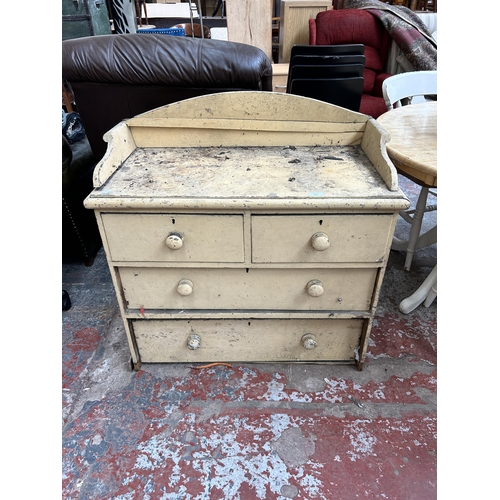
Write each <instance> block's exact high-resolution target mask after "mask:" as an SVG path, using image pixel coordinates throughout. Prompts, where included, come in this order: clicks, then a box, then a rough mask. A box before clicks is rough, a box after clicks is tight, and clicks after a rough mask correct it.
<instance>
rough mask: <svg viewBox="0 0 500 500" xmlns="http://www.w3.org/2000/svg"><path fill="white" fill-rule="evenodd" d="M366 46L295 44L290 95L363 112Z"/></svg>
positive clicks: (288, 88)
mask: <svg viewBox="0 0 500 500" xmlns="http://www.w3.org/2000/svg"><path fill="white" fill-rule="evenodd" d="M363 54H364V47H363V45H361V44H356V45H294V46H293V47H292V50H291V57H290V65H289V69H288V83H287V92H288V93H290V94H297V95H301V96H304V97H310V98H314V99H318V100H320V101H325V102H328V103H330V104H335V105H337V106H342V107H343V108H347V109H350V110H352V111H359V107H360V103H361V94H362V92H363V82H364V80H363V72H364V64H365V56H364V55H363Z"/></svg>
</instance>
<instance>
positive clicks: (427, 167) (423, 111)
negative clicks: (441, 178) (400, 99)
mask: <svg viewBox="0 0 500 500" xmlns="http://www.w3.org/2000/svg"><path fill="white" fill-rule="evenodd" d="M377 121H378V123H380V125H382V127H384V128H385V130H387V132H389V134H390V135H391V140H390V142H389V143H388V144H387V153H388V155H389V157H390V158H391V160H392V162H393V163H394V165H395V166H396V168H397V169H398V170H400V171H401V173H402V174H403V175H405V176H406V177H409V178H410V179H412V180H413V179H415V182H417V184H420V185H424V186H427V187H437V102H436V101H432V102H423V103H420V104H412V105H409V106H402V107H400V108H395V109H391V110H390V111H387V112H386V113H384V114H383V115H381V116H379V117H378V118H377Z"/></svg>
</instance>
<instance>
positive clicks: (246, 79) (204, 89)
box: [62, 33, 272, 160]
mask: <svg viewBox="0 0 500 500" xmlns="http://www.w3.org/2000/svg"><path fill="white" fill-rule="evenodd" d="M62 77H63V79H64V80H66V81H67V82H68V83H69V84H70V86H71V88H72V91H73V94H74V98H75V103H76V107H77V111H78V112H79V114H80V117H81V119H82V122H83V125H84V127H85V131H86V133H87V137H88V139H89V142H90V145H91V147H92V151H93V153H94V155H95V157H96V159H97V160H100V159H101V158H102V157H103V156H104V153H105V152H106V147H107V145H106V143H105V142H104V140H103V135H104V134H105V133H106V132H107V131H108V130H110V129H111V128H112V127H114V126H115V125H116V124H118V123H119V122H120V121H122V120H124V119H127V118H132V117H133V116H135V115H137V114H140V113H144V112H146V111H149V110H151V109H154V108H157V107H160V106H164V105H166V104H171V103H173V102H176V101H179V100H183V99H188V98H191V97H196V96H199V95H205V94H212V93H216V92H227V91H238V90H263V91H271V90H272V66H271V61H270V60H269V58H268V57H267V56H266V55H265V53H264V52H263V51H262V50H261V49H259V48H257V47H253V46H251V45H246V44H242V43H236V42H229V41H225V40H210V39H201V38H191V37H178V36H169V35H163V34H140V33H133V34H132V33H131V34H123V35H101V36H92V37H84V38H76V39H71V40H65V41H63V42H62Z"/></svg>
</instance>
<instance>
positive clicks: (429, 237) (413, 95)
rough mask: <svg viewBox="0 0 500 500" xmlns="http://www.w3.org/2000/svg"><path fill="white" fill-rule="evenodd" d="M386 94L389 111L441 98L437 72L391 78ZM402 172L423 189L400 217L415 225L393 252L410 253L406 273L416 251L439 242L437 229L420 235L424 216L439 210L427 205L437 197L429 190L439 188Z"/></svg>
mask: <svg viewBox="0 0 500 500" xmlns="http://www.w3.org/2000/svg"><path fill="white" fill-rule="evenodd" d="M382 93H383V96H384V100H385V103H386V105H387V109H388V110H391V109H393V108H397V107H400V106H402V105H403V106H404V105H407V104H415V103H417V102H421V101H423V100H426V99H428V98H429V97H431V96H432V97H431V99H437V71H412V72H408V73H400V74H398V75H394V76H391V77H389V78H387V79H386V80H384V82H383V84H382ZM398 172H399V173H400V174H401V175H404V176H405V177H407V178H409V179H410V180H412V181H413V182H415V183H416V184H418V185H419V186H421V190H420V194H419V197H418V201H417V204H416V207H415V208H414V209H410V210H406V211H404V212H401V214H400V215H401V216H402V217H403V218H404V219H405V220H406V221H407V222H409V223H410V224H411V230H410V237H409V239H408V241H404V240H399V239H398V238H394V240H393V243H392V248H393V249H395V250H402V251H406V260H405V266H404V267H405V270H406V271H409V270H410V267H411V262H412V259H413V254H414V252H415V250H416V249H418V248H423V247H425V246H428V245H431V244H433V243H436V241H437V226H434V227H433V228H432V229H430V230H429V231H427V232H426V233H424V234H422V235H421V234H420V229H421V227H422V220H423V216H424V213H425V212H429V211H432V210H436V209H437V204H435V203H434V204H431V205H427V197H428V195H429V194H432V195H433V196H437V195H436V193H435V192H433V191H429V188H435V187H437V186H436V185H432V186H431V185H429V184H426V182H425V180H424V177H423V176H422V179H419V178H418V176H417V177H416V176H415V172H413V175H412V176H410V175H407V174H406V173H405V171H404V169H403V167H398ZM417 175H418V174H417Z"/></svg>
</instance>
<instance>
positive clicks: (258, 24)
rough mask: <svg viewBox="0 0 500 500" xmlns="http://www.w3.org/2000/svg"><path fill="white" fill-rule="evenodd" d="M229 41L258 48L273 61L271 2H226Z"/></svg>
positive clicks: (242, 0)
mask: <svg viewBox="0 0 500 500" xmlns="http://www.w3.org/2000/svg"><path fill="white" fill-rule="evenodd" d="M226 16H227V39H228V40H229V41H231V42H239V43H246V44H248V45H253V46H254V47H258V48H259V49H261V50H262V51H264V53H265V54H266V56H267V57H268V58H269V59H270V60H271V61H272V43H271V42H272V35H271V29H272V26H271V24H272V21H271V17H272V5H271V2H270V1H269V0H226Z"/></svg>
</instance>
